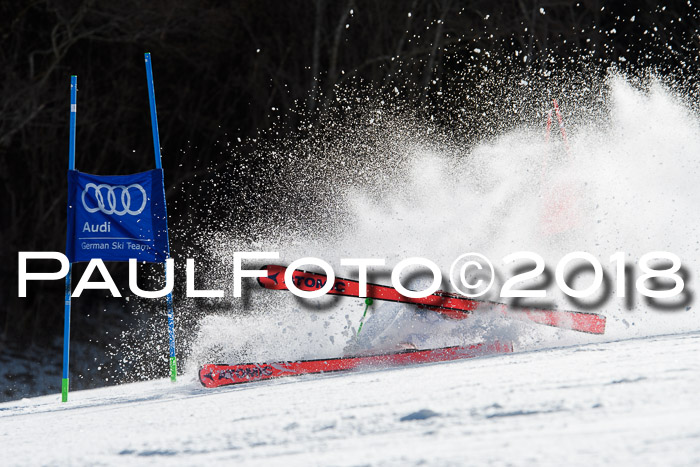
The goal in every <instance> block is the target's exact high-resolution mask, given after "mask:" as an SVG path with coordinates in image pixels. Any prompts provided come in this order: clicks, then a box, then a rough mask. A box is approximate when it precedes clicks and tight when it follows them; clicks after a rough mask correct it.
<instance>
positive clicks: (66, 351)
mask: <svg viewBox="0 0 700 467" xmlns="http://www.w3.org/2000/svg"><path fill="white" fill-rule="evenodd" d="M77 97H78V77H77V76H76V75H72V76H71V77H70V137H69V138H70V140H69V141H70V142H69V145H68V169H69V170H75V119H76V114H77V110H78V109H77V107H78V102H77V101H78V99H77ZM72 276H73V265H72V264H71V265H70V266H69V267H68V274H66V295H65V304H64V311H63V379H62V380H61V401H62V402H68V386H69V384H68V375H69V372H68V368H69V367H68V364H69V360H70V306H71V277H72Z"/></svg>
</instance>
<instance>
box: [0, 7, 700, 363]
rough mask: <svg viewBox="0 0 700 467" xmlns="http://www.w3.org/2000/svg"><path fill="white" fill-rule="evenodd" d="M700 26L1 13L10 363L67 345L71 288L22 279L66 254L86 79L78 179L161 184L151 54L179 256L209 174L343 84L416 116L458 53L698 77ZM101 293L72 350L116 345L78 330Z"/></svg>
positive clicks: (357, 13) (607, 20)
mask: <svg viewBox="0 0 700 467" xmlns="http://www.w3.org/2000/svg"><path fill="white" fill-rule="evenodd" d="M698 24H699V22H698V12H697V10H696V9H695V8H693V7H692V6H691V5H690V2H681V1H678V2H668V3H666V4H664V5H659V4H658V2H656V1H650V0H639V1H629V2H603V1H599V0H581V1H579V2H576V1H559V0H548V1H530V0H519V1H504V2H494V1H493V0H487V1H482V0H474V1H457V0H406V1H399V0H376V1H367V0H337V1H329V0H284V1H282V0H276V1H259V0H239V1H230V2H219V1H206V0H205V1H203V0H179V1H175V2H166V1H158V0H156V1H149V2H136V1H133V0H125V1H118V2H97V1H92V0H86V1H82V2H81V1H50V0H26V1H2V2H0V64H1V65H2V81H1V82H0V178H1V181H0V193H1V198H2V204H0V206H1V208H0V209H1V211H0V214H1V218H2V222H0V232H1V233H0V235H1V237H0V238H1V240H2V253H1V254H2V256H1V257H0V260H1V262H0V285H1V287H0V290H1V291H2V292H0V349H6V350H8V351H9V350H10V349H26V348H29V347H33V348H44V347H47V346H51V345H54V346H55V345H57V344H58V343H60V341H57V337H60V336H61V335H62V318H63V299H62V297H63V295H62V294H63V283H62V281H55V282H53V283H48V282H47V283H41V284H39V283H36V284H35V283H32V284H31V285H30V287H29V298H26V299H19V298H18V297H17V275H16V268H17V252H18V251H27V250H53V251H63V250H64V244H65V243H64V242H65V231H66V226H65V202H66V195H65V193H66V182H65V171H66V169H67V160H68V121H69V119H68V112H69V80H70V75H71V74H76V75H78V80H79V81H78V88H79V93H78V127H77V128H78V129H77V168H78V169H79V170H81V171H85V172H91V173H100V174H125V173H132V172H136V171H141V170H147V169H149V168H152V167H153V148H152V139H151V133H150V117H149V112H148V95H147V90H146V80H145V70H144V64H143V52H146V51H148V52H151V53H152V54H153V67H154V76H155V88H156V97H157V105H158V116H159V123H160V135H161V145H162V148H163V167H164V169H165V174H166V187H167V197H168V204H169V214H170V225H171V228H172V230H173V232H174V233H173V237H172V240H171V242H172V249H173V251H174V254H176V255H177V253H178V251H181V250H180V249H182V248H185V247H186V245H185V243H186V235H181V234H179V233H178V232H182V230H183V226H185V225H196V223H197V222H198V221H200V220H203V219H201V218H202V214H201V210H196V209H195V207H194V206H188V204H187V202H186V200H187V199H189V196H190V194H191V193H190V191H191V190H196V189H197V184H196V183H192V182H193V180H194V177H195V176H196V175H200V176H205V175H206V174H207V173H210V172H211V171H215V170H217V168H219V167H222V166H223V165H224V164H233V165H235V164H236V163H237V160H238V158H239V157H240V156H241V155H243V154H246V153H251V152H252V151H253V150H254V149H255V148H254V146H255V141H256V140H255V138H258V137H260V136H261V134H262V137H263V138H264V137H265V133H264V132H265V131H266V130H269V129H270V128H271V127H272V126H273V125H276V127H275V128H276V129H275V132H276V135H275V136H276V137H284V136H285V134H286V133H285V132H289V133H290V134H291V132H298V128H297V127H298V125H299V122H300V119H302V118H303V119H305V121H306V122H307V123H311V124H315V123H317V122H319V121H321V119H322V118H323V112H324V111H325V110H327V109H329V108H330V106H331V105H332V102H333V100H334V89H335V87H336V86H338V85H341V86H342V85H347V84H348V83H351V82H357V80H362V82H363V83H365V84H366V85H368V86H370V87H375V88H377V89H382V88H388V89H392V88H393V87H394V86H395V85H399V86H401V87H402V89H404V88H408V89H409V90H410V91H409V92H410V93H413V96H410V95H409V96H408V97H407V99H406V101H407V102H412V103H414V105H415V106H416V107H417V108H419V107H420V106H421V105H424V104H425V103H426V102H427V101H428V100H430V99H433V98H435V93H436V90H437V89H439V87H440V83H441V82H442V81H444V80H446V79H447V78H448V77H449V76H450V75H454V74H456V73H460V72H463V69H460V67H459V66H458V63H459V61H451V62H450V61H446V60H444V57H445V55H446V54H450V55H451V56H460V54H462V55H463V56H464V58H465V59H467V58H468V57H470V56H472V55H473V51H474V49H476V48H479V49H481V50H482V51H489V52H491V53H492V54H501V55H503V56H513V54H514V53H515V52H516V51H517V52H519V54H521V55H520V57H522V55H527V56H528V57H529V58H530V59H529V61H526V62H523V61H522V60H519V61H518V62H517V63H521V65H520V66H523V67H528V66H542V63H543V61H542V59H543V58H545V57H546V58H552V59H556V60H562V61H571V60H570V59H571V58H572V57H573V58H574V59H575V60H578V59H579V58H580V57H587V58H588V61H589V62H592V63H600V64H601V70H604V69H605V67H606V66H607V65H609V64H618V65H620V66H627V67H630V66H634V65H638V64H643V65H645V66H647V65H649V66H660V67H664V68H665V69H671V70H673V69H683V70H684V72H685V73H686V74H688V73H690V72H693V73H694V69H695V68H696V67H697V56H698V46H699V43H700V36H699V35H698ZM621 57H624V59H622V60H621ZM399 63H400V64H401V65H400V66H399V65H398V64H399ZM407 83H408V86H407ZM468 83H469V82H468V81H466V82H465V85H468ZM239 138H240V141H241V142H239ZM230 145H231V146H230ZM253 169H254V167H253ZM253 172H254V170H253ZM200 199H201V198H200ZM230 199H234V200H235V194H233V195H232V197H231V198H230ZM172 206H177V208H173V207H172ZM116 271H117V273H122V274H123V273H124V272H125V269H124V268H121V267H120V266H116ZM103 295H104V294H102V295H101V296H100V295H95V294H93V295H89V296H88V297H86V298H81V299H80V303H79V304H78V305H76V313H74V319H75V320H76V321H75V322H74V332H75V335H74V339H77V340H78V341H80V340H81V339H86V338H87V336H89V335H90V334H93V335H94V334H99V333H100V332H101V330H100V329H90V330H89V332H88V331H86V330H85V329H83V328H81V321H80V320H81V315H82V314H85V313H86V310H93V311H94V310H102V309H103V308H104V307H105V306H104V300H105V299H104V298H101V297H103ZM120 303H123V301H122V302H120ZM98 327H99V326H98Z"/></svg>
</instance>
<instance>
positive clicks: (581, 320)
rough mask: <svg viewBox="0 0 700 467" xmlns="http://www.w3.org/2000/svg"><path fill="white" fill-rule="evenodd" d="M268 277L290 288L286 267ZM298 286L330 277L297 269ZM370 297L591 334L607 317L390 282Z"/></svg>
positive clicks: (354, 291)
mask: <svg viewBox="0 0 700 467" xmlns="http://www.w3.org/2000/svg"><path fill="white" fill-rule="evenodd" d="M263 269H265V270H267V277H259V278H258V283H259V284H260V285H261V286H262V287H265V288H266V289H272V290H289V289H288V288H287V285H286V284H285V282H284V273H285V271H286V270H287V268H286V267H285V266H275V265H270V266H264V267H263ZM292 278H293V280H294V285H296V286H297V288H298V289H300V290H305V291H314V290H318V289H320V288H321V287H323V286H324V285H325V283H326V279H327V277H326V276H325V275H323V274H317V273H315V272H307V271H300V270H298V269H297V270H295V271H294V274H293V275H292ZM328 293H329V294H331V295H345V296H349V297H359V295H360V283H359V282H358V281H356V280H352V279H343V278H339V277H337V278H336V279H335V283H334V284H333V287H332V288H331V290H330V291H329V292H328ZM367 297H369V298H372V299H375V300H385V301H390V302H401V303H411V304H413V305H418V306H419V307H422V308H427V309H430V310H434V311H436V312H438V313H440V314H442V315H445V316H447V317H448V318H453V319H465V318H468V317H469V315H470V314H471V313H472V312H473V311H475V310H476V309H477V308H480V309H490V310H496V311H498V312H500V313H503V314H507V315H508V316H512V317H515V318H524V319H527V320H530V321H533V322H535V323H539V324H545V325H548V326H554V327H559V328H564V329H571V330H573V331H580V332H587V333H591V334H603V333H605V316H602V315H598V314H595V313H585V312H581V311H568V310H547V309H538V308H517V309H512V307H510V306H508V305H506V304H505V303H498V302H490V301H480V300H473V299H470V298H467V297H465V296H463V295H458V294H451V293H446V292H435V293H434V294H432V295H428V296H427V297H423V298H409V297H405V296H403V295H401V294H400V293H399V292H398V291H397V290H396V289H395V288H393V287H389V286H386V285H378V284H370V283H368V284H367Z"/></svg>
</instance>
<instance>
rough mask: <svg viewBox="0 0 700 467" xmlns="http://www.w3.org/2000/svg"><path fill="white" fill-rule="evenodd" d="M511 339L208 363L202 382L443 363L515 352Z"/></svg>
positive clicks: (210, 383)
mask: <svg viewBox="0 0 700 467" xmlns="http://www.w3.org/2000/svg"><path fill="white" fill-rule="evenodd" d="M512 352H513V344H512V342H492V343H481V344H474V345H469V346H455V347H443V348H440V349H426V350H404V351H401V352H394V353H383V354H375V355H360V356H355V357H340V358H329V359H324V360H299V361H296V362H275V363H242V364H236V365H224V364H208V365H204V366H203V367H202V368H201V369H200V370H199V381H201V383H202V385H204V386H206V387H208V388H214V387H218V386H226V385H229V384H240V383H249V382H252V381H261V380H265V379H272V378H281V377H283V376H298V375H305V374H311V373H329V372H335V371H347V370H353V369H356V368H386V367H392V366H403V365H412V364H417V363H432V362H444V361H449V360H459V359H463V358H474V357H479V356H483V355H490V354H499V353H512Z"/></svg>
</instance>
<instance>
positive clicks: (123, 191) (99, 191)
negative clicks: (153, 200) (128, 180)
mask: <svg viewBox="0 0 700 467" xmlns="http://www.w3.org/2000/svg"><path fill="white" fill-rule="evenodd" d="M91 189H92V190H94V199H95V201H96V202H97V206H96V207H89V206H88V205H87V203H86V202H85V195H86V194H88V193H89V192H90V190H91ZM132 189H135V190H137V191H136V193H138V192H141V196H142V201H141V206H140V207H139V208H138V209H136V210H133V209H131V207H132V206H131V193H130V190H132ZM117 192H119V195H120V201H121V209H118V208H117ZM105 197H106V198H105ZM88 199H90V197H88ZM105 199H106V201H107V202H106V204H105ZM82 201H83V207H84V208H85V210H86V211H87V212H89V213H93V212H97V211H100V212H102V213H104V214H107V215H111V214H115V215H117V216H123V215H124V214H130V215H132V216H138V215H139V214H141V213H142V212H143V210H144V209H145V208H146V203H147V202H148V198H147V196H146V190H144V189H143V187H142V186H141V185H139V184H138V183H134V184H132V185H129V186H124V185H107V184H105V183H101V184H99V185H95V184H94V183H88V184H87V185H85V189H84V190H83V196H82Z"/></svg>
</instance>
